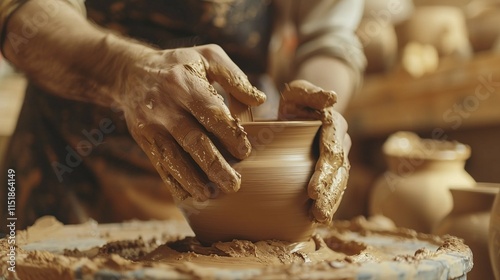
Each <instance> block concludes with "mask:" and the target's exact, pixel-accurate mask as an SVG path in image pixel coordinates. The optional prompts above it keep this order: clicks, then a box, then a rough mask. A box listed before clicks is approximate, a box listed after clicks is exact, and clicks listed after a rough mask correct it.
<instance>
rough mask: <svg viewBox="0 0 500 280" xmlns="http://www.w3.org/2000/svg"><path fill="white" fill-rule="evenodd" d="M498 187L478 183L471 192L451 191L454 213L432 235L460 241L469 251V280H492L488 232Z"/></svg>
mask: <svg viewBox="0 0 500 280" xmlns="http://www.w3.org/2000/svg"><path fill="white" fill-rule="evenodd" d="M499 190H500V184H498V185H496V184H486V183H478V185H476V186H475V187H473V188H450V192H451V194H452V196H453V209H452V210H451V212H450V214H448V215H447V216H446V217H445V218H444V219H443V220H442V221H441V222H440V223H439V224H438V226H437V227H436V228H435V230H434V232H433V233H434V234H437V235H444V234H450V235H454V236H457V237H460V238H463V239H464V241H465V244H467V245H468V246H469V247H470V249H471V250H472V253H473V256H474V267H473V268H472V271H471V272H470V273H469V274H468V275H467V276H468V278H469V279H493V270H492V268H491V263H490V258H489V249H488V232H489V225H490V216H491V215H490V213H491V208H492V206H493V202H494V200H495V196H496V195H497V193H498V191H499Z"/></svg>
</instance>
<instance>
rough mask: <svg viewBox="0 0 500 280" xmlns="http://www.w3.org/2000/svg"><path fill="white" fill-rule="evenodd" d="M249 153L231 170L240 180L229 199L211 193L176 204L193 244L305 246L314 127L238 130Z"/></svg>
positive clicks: (310, 227)
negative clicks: (281, 243)
mask: <svg viewBox="0 0 500 280" xmlns="http://www.w3.org/2000/svg"><path fill="white" fill-rule="evenodd" d="M243 126H244V128H245V131H246V132H247V133H248V138H249V140H250V142H251V143H252V153H251V154H250V156H249V157H248V158H247V159H245V160H243V161H233V162H232V164H231V166H232V167H233V168H234V169H235V170H236V172H238V173H239V174H241V188H240V190H239V191H238V192H235V193H229V194H226V193H223V192H219V193H217V194H216V195H215V196H214V197H213V198H212V199H210V200H207V201H204V202H199V201H197V200H195V199H193V198H187V199H185V200H184V201H181V202H179V203H178V206H179V207H180V209H181V210H182V212H183V213H184V216H185V217H186V220H187V221H188V222H189V224H190V225H191V228H192V229H193V231H194V232H195V234H196V236H197V238H198V240H199V241H200V242H202V243H203V244H211V243H213V242H216V241H231V240H233V239H243V240H249V241H254V242H256V241H260V240H268V239H278V240H285V241H289V242H299V241H306V240H308V239H310V237H311V235H312V233H313V231H314V226H315V224H314V222H313V220H314V219H313V218H312V216H311V213H310V208H311V205H312V200H311V199H310V197H309V196H308V194H307V186H308V184H309V180H310V178H311V175H312V174H313V171H314V166H315V164H316V161H317V158H318V157H317V154H316V153H317V151H316V152H315V151H314V147H315V145H314V143H315V136H316V133H317V132H318V129H319V127H320V126H321V122H320V121H295V122H294V121H287V122H251V123H245V124H243Z"/></svg>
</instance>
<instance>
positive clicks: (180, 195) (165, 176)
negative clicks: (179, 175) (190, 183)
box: [155, 161, 189, 201]
mask: <svg viewBox="0 0 500 280" xmlns="http://www.w3.org/2000/svg"><path fill="white" fill-rule="evenodd" d="M155 168H156V170H158V173H159V174H160V177H161V179H162V180H163V182H164V183H165V184H166V185H167V186H168V188H169V190H170V193H171V194H172V197H173V198H174V199H175V200H177V201H183V200H184V199H186V198H188V197H189V193H188V192H187V191H186V190H184V189H183V188H182V186H181V184H179V182H177V180H175V178H174V177H173V176H172V175H170V172H168V170H167V169H166V168H165V166H164V165H163V164H162V163H161V162H160V161H157V162H156V164H155Z"/></svg>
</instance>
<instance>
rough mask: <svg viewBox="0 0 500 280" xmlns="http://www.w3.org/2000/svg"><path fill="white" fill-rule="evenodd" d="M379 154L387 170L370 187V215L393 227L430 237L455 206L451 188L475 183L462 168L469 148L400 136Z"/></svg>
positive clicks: (402, 133) (388, 141) (404, 133)
mask: <svg viewBox="0 0 500 280" xmlns="http://www.w3.org/2000/svg"><path fill="white" fill-rule="evenodd" d="M383 153H384V156H385V158H386V161H387V164H388V170H387V171H386V172H385V173H384V174H382V175H381V176H380V177H379V178H378V179H377V180H376V182H375V184H374V186H373V189H372V193H371V195H370V202H369V213H370V215H384V216H386V217H388V218H390V219H391V220H393V221H394V223H395V224H396V225H397V226H400V227H406V228H412V229H415V230H417V231H419V232H423V233H430V232H431V231H432V229H433V228H434V227H435V226H436V224H437V223H438V222H439V221H441V220H442V219H443V218H444V217H445V216H446V215H447V214H448V213H449V212H450V211H451V209H452V207H453V200H452V197H451V194H450V192H449V188H450V187H452V186H463V187H469V188H471V187H472V186H473V185H474V184H475V181H474V179H473V178H472V177H471V176H470V175H469V174H468V173H467V172H466V171H465V169H464V165H465V161H466V160H467V159H468V158H469V156H470V147H469V146H467V145H464V144H461V143H458V142H449V141H439V140H432V139H421V138H420V137H418V136H417V135H416V134H414V133H411V132H398V133H395V134H393V135H391V136H390V137H389V138H388V139H387V141H386V142H385V143H384V146H383Z"/></svg>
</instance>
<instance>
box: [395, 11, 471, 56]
mask: <svg viewBox="0 0 500 280" xmlns="http://www.w3.org/2000/svg"><path fill="white" fill-rule="evenodd" d="M396 33H397V36H398V45H399V46H400V47H401V48H404V47H405V46H406V44H407V43H409V42H417V43H420V44H424V45H431V46H433V47H435V48H436V50H437V51H438V53H439V56H440V57H443V56H452V57H456V58H470V57H471V56H472V47H471V45H470V42H469V37H468V33H467V25H466V20H465V16H464V13H463V11H462V10H461V9H460V8H457V7H452V6H420V7H416V8H415V11H414V12H413V14H412V16H411V17H410V18H409V19H408V20H406V21H404V22H402V23H401V24H399V25H398V26H397V27H396Z"/></svg>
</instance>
